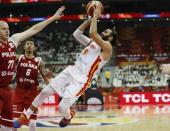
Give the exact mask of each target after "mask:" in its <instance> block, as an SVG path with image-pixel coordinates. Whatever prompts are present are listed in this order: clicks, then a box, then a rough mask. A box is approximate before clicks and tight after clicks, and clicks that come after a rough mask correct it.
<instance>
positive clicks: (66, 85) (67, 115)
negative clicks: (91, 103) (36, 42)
mask: <svg viewBox="0 0 170 131" xmlns="http://www.w3.org/2000/svg"><path fill="white" fill-rule="evenodd" d="M99 16H100V10H99V9H98V8H96V9H95V11H94V16H93V18H92V19H89V20H87V21H85V22H84V23H83V24H81V25H80V26H79V28H78V29H77V30H76V31H75V32H74V33H73V36H74V37H75V38H76V39H77V40H78V41H79V42H80V43H81V44H83V45H84V46H86V47H85V48H84V50H83V51H82V52H81V53H80V55H79V57H78V59H77V60H76V62H75V64H74V65H73V66H68V67H67V68H66V69H65V70H64V71H62V72H61V73H60V74H59V75H58V76H56V77H55V78H54V79H53V80H52V81H51V82H50V83H49V84H48V85H47V86H46V87H45V88H44V89H43V90H42V91H41V93H40V94H39V95H38V96H37V97H36V98H35V100H34V101H33V103H32V106H31V107H30V108H29V109H28V110H27V111H26V112H24V113H23V114H22V115H21V117H20V119H18V120H17V121H15V122H14V126H15V127H20V126H21V125H22V124H25V123H27V122H28V119H29V117H30V115H32V114H33V112H34V111H36V110H37V109H38V107H39V106H40V105H41V104H42V103H43V101H44V99H45V98H46V97H47V96H50V95H52V94H54V93H58V94H59V95H60V96H61V97H62V100H61V101H60V103H59V112H60V113H61V114H62V115H63V118H62V119H61V121H60V123H59V126H60V127H65V126H67V125H68V124H69V123H70V122H71V119H72V118H73V116H74V114H75V112H74V111H72V110H70V107H71V106H72V105H73V104H74V103H75V101H76V100H77V99H78V98H79V97H80V96H81V95H82V94H83V93H84V92H85V90H86V89H87V88H88V87H89V85H90V82H91V80H92V78H93V76H94V74H95V73H96V72H97V71H98V70H100V69H101V68H102V67H103V66H104V65H105V64H106V63H107V62H108V60H109V59H110V57H111V56H112V44H111V42H112V41H116V40H115V39H116V38H115V37H113V34H114V36H116V33H114V32H112V30H111V29H107V30H105V31H104V32H102V34H101V36H100V35H99V34H98V33H97V19H98V18H99ZM89 26H90V32H89V35H90V37H91V39H90V38H88V37H86V36H84V35H83V32H84V30H85V29H86V28H87V27H89Z"/></svg>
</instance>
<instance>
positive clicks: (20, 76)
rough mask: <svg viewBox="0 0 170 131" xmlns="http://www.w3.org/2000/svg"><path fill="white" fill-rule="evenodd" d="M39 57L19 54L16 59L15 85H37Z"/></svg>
mask: <svg viewBox="0 0 170 131" xmlns="http://www.w3.org/2000/svg"><path fill="white" fill-rule="evenodd" d="M40 62H41V58H40V57H34V58H31V59H30V58H26V57H25V56H24V55H21V56H20V58H19V60H18V66H17V74H16V81H17V87H21V88H30V87H36V86H38V84H39V83H38V72H39V65H40Z"/></svg>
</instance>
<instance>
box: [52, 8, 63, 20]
mask: <svg viewBox="0 0 170 131" xmlns="http://www.w3.org/2000/svg"><path fill="white" fill-rule="evenodd" d="M64 10H65V6H61V7H60V8H59V9H58V10H57V11H56V13H55V14H54V15H53V16H52V18H53V19H54V20H58V19H60V18H61V17H62V16H64V14H63V11H64Z"/></svg>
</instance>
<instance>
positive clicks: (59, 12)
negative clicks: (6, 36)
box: [11, 6, 65, 45]
mask: <svg viewBox="0 0 170 131" xmlns="http://www.w3.org/2000/svg"><path fill="white" fill-rule="evenodd" d="M64 10H65V6H61V7H60V8H59V9H58V10H57V11H56V13H55V14H54V15H53V16H52V17H50V18H49V19H47V20H45V21H42V22H40V23H38V24H36V25H34V26H32V27H31V28H29V29H28V30H26V31H24V32H22V33H16V34H14V35H13V36H12V37H11V38H12V39H13V40H14V41H15V42H16V43H17V44H18V45H19V44H20V43H21V42H22V41H24V40H26V39H27V38H29V37H31V36H33V35H35V34H37V33H38V32H40V31H41V30H42V29H44V28H45V27H46V26H47V25H49V24H50V23H51V22H53V21H55V20H58V19H60V18H61V17H62V16H63V11H64Z"/></svg>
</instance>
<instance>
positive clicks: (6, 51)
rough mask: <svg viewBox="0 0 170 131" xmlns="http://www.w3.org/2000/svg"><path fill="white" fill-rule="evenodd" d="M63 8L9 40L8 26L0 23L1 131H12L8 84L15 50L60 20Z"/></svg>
mask: <svg viewBox="0 0 170 131" xmlns="http://www.w3.org/2000/svg"><path fill="white" fill-rule="evenodd" d="M64 9H65V7H64V6H62V7H61V8H59V9H58V10H57V12H56V13H55V14H54V15H53V16H52V17H50V18H49V19H47V20H45V21H43V22H40V23H38V24H36V25H34V26H32V27H31V28H29V29H28V30H26V31H24V32H22V33H16V34H14V35H12V36H11V37H10V38H9V26H8V24H7V23H6V22H4V21H0V115H1V119H0V125H1V131H12V126H13V115H12V114H13V111H12V105H13V97H12V92H11V89H10V87H9V84H10V83H11V81H12V77H13V74H14V72H15V63H16V54H15V51H16V48H17V46H18V45H19V44H20V43H21V42H22V41H24V40H26V39H27V38H29V37H31V36H33V35H35V34H37V33H38V32H40V31H41V30H42V29H44V28H45V27H46V26H47V25H48V24H50V23H51V22H53V21H55V20H58V19H60V18H61V17H62V16H63V14H62V12H63V11H64Z"/></svg>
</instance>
